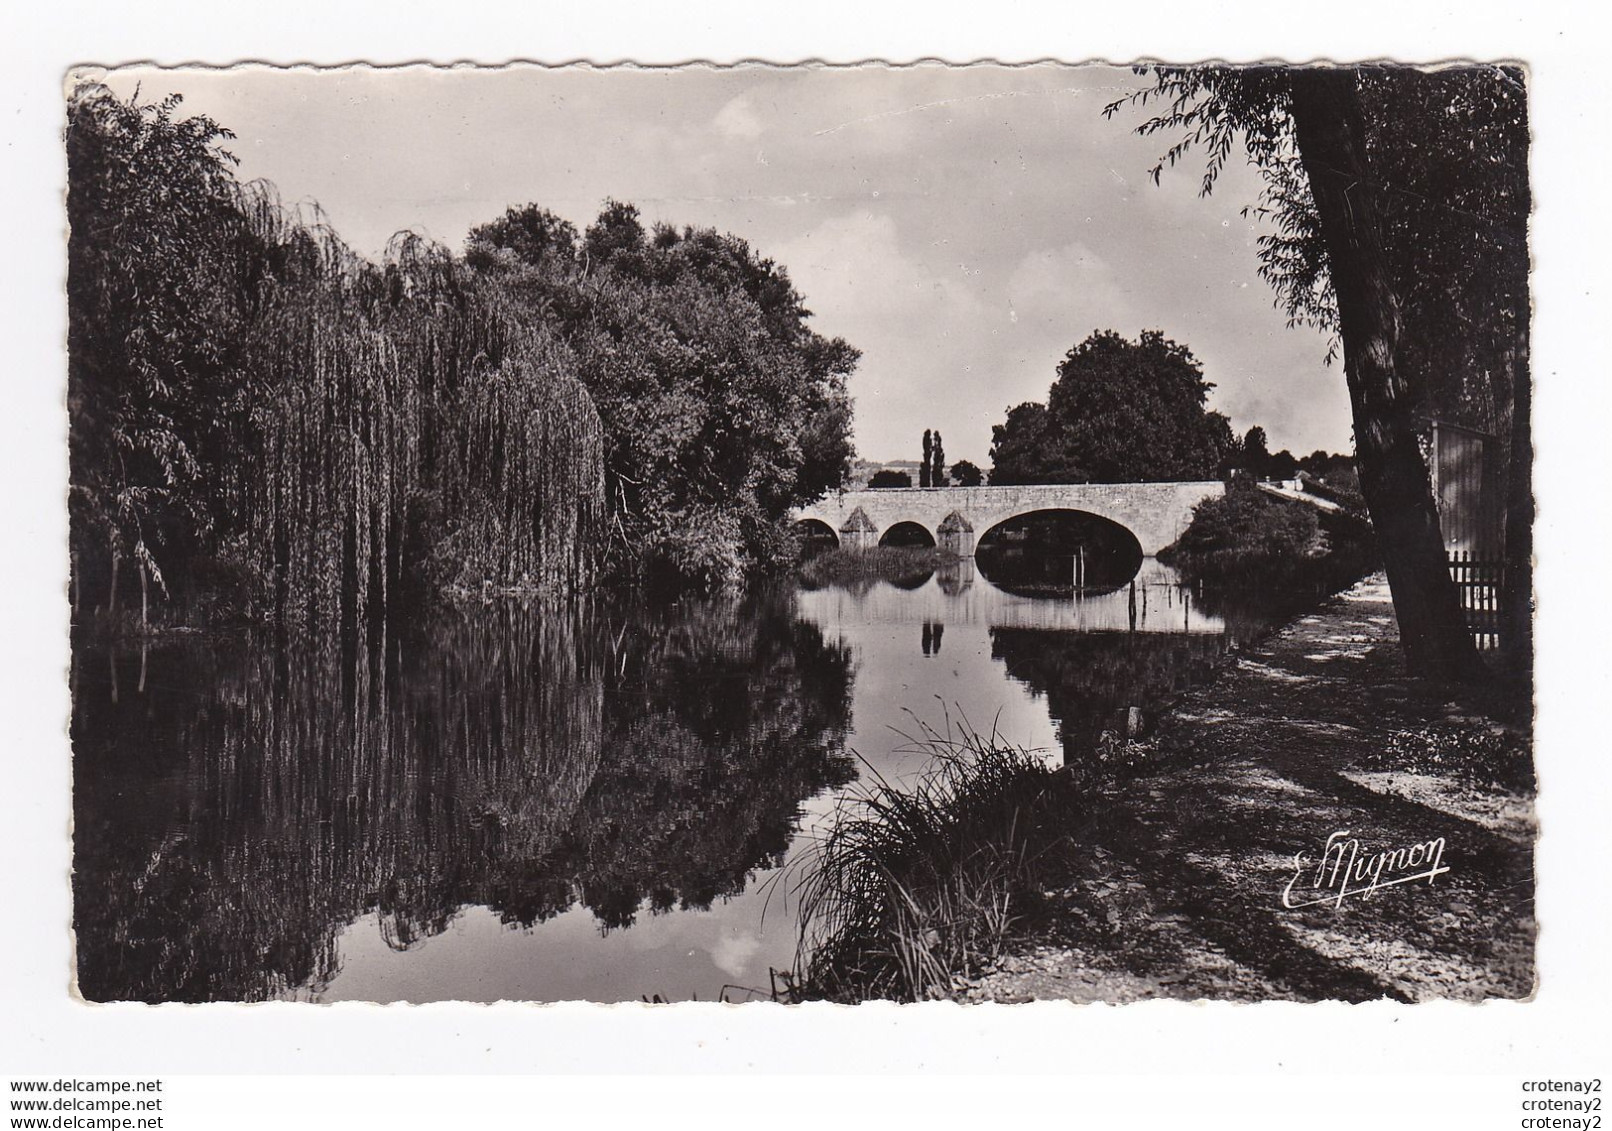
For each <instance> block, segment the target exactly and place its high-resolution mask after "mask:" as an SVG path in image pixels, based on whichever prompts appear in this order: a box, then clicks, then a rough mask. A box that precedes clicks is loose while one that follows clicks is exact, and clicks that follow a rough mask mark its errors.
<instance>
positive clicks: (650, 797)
mask: <svg viewBox="0 0 1612 1131" xmlns="http://www.w3.org/2000/svg"><path fill="white" fill-rule="evenodd" d="M1261 627H1262V625H1261V624H1260V623H1259V618H1254V619H1253V620H1250V619H1248V618H1247V617H1245V616H1242V615H1238V616H1229V615H1227V614H1225V613H1224V612H1222V611H1219V610H1215V609H1212V608H1209V607H1206V606H1204V605H1203V603H1202V602H1201V601H1200V600H1198V599H1197V598H1195V596H1194V595H1193V594H1191V593H1189V592H1187V591H1186V590H1185V589H1183V588H1181V587H1179V586H1178V585H1177V584H1176V579H1175V578H1174V576H1173V575H1172V574H1171V573H1170V572H1169V571H1168V570H1167V569H1165V567H1163V566H1160V565H1158V564H1157V563H1156V562H1153V561H1152V560H1148V561H1146V562H1144V563H1143V567H1142V572H1141V573H1140V574H1139V575H1138V577H1137V578H1136V581H1135V584H1134V585H1127V586H1124V587H1121V588H1119V589H1117V590H1115V591H1113V592H1110V593H1106V594H1091V595H1086V596H1084V597H1082V598H1081V599H1078V600H1077V599H1075V598H1074V597H1073V596H1072V594H1070V593H1069V592H1068V591H1067V590H1065V591H1063V592H1061V593H1060V592H1057V591H1055V590H1054V591H1048V592H1044V593H1041V594H1039V595H1038V594H1037V593H1034V592H1027V591H1020V592H1016V593H1010V592H1007V591H1006V590H1004V589H1002V588H999V587H998V586H996V585H993V584H992V583H991V582H990V581H988V580H986V578H985V577H984V576H983V575H981V574H979V573H977V572H976V571H975V567H974V565H973V563H971V562H965V563H961V564H960V565H958V566H957V567H955V568H950V569H948V570H946V571H944V572H942V573H941V574H938V575H934V576H931V577H929V578H927V579H925V580H923V581H922V582H921V583H916V584H912V585H910V586H908V587H898V586H894V585H890V584H887V583H882V582H881V583H875V584H872V585H870V586H862V587H858V588H856V589H844V588H825V589H819V590H815V591H806V590H791V591H780V592H773V593H768V594H764V595H757V596H752V597H749V598H746V599H743V600H735V601H705V602H691V603H686V604H683V605H678V606H674V607H671V608H651V607H643V606H628V605H622V606H614V607H612V606H605V607H594V608H591V609H588V610H585V611H572V612H568V613H564V614H556V613H554V612H552V611H549V612H541V611H538V610H535V609H519V608H508V607H497V608H489V609H478V610H472V611H464V612H453V613H442V614H438V615H436V616H435V617H434V618H426V619H424V620H423V621H421V622H419V623H415V624H412V625H410V626H408V627H407V629H406V630H405V631H404V632H403V634H402V635H401V636H397V635H393V636H391V637H389V638H385V639H381V638H377V639H374V640H371V641H369V642H367V643H366V644H365V645H364V646H362V647H359V646H355V645H354V644H352V643H351V642H348V644H347V645H346V647H345V648H344V647H343V646H342V645H341V644H340V643H339V642H329V641H325V642H292V643H287V642H284V641H280V642H276V641H273V640H229V641H219V640H209V641H196V642H184V643H165V644H163V645H162V646H161V647H153V648H152V649H150V650H149V651H147V652H146V653H144V654H142V653H141V652H140V651H139V650H134V651H118V652H108V651H105V650H99V651H97V650H94V649H91V648H85V647H81V648H78V649H77V650H76V651H75V664H74V672H73V678H74V691H75V696H74V702H75V707H74V720H73V739H74V751H75V753H74V762H75V782H76V785H75V817H76V829H75V844H76V856H75V878H74V886H75V894H76V901H75V902H76V908H77V912H76V916H77V917H76V927H77V931H78V956H79V977H80V984H81V988H82V990H83V993H84V994H85V996H86V997H88V998H90V999H91V1000H125V999H136V1000H146V1001H171V1000H179V1001H207V1000H230V1001H253V1000H263V999H271V998H295V999H301V1000H311V1001H320V1002H330V1001H342V1000H371V1001H398V1000H405V1001H417V1002H418V1001H434V1000H452V999H464V1000H480V1001H496V1000H501V999H517V1000H531V1001H560V1000H570V999H588V1000H595V1001H619V1000H635V999H638V998H640V997H653V996H654V995H659V996H660V997H662V998H665V999H668V1000H678V999H688V998H695V997H698V998H700V999H706V1000H709V999H713V998H715V997H717V996H718V995H719V994H720V993H722V992H723V990H724V987H730V988H729V989H728V990H727V993H728V996H729V998H730V999H735V1000H742V999H744V998H745V997H746V996H748V991H752V990H754V991H761V992H762V993H765V992H766V991H767V990H768V989H769V986H770V978H769V971H770V970H772V969H783V968H787V967H789V966H790V965H792V963H793V957H794V947H795V921H794V918H793V912H794V902H795V901H794V898H793V894H792V893H793V889H794V885H795V884H796V883H798V881H799V879H800V877H801V875H802V874H803V872H804V870H805V869H807V868H809V867H810V857H811V845H812V843H813V831H814V829H817V828H820V827H821V825H822V823H823V821H824V820H825V819H826V818H827V817H829V816H830V815H831V814H832V811H833V809H834V806H835V804H836V802H837V800H838V799H839V798H840V797H842V796H843V795H844V794H845V792H846V791H847V789H854V788H855V786H856V783H857V782H858V780H859V779H860V778H861V777H863V776H864V775H865V774H867V773H868V769H869V767H871V768H872V769H874V770H877V771H878V773H879V774H881V775H883V776H884V777H885V778H886V779H887V780H891V781H900V780H910V778H911V776H912V775H914V774H916V773H917V772H919V770H920V769H921V768H922V766H923V764H924V761H925V756H924V755H923V754H922V753H920V752H917V751H915V750H912V749H910V747H909V743H908V741H907V739H906V738H904V737H903V735H914V734H916V733H917V732H918V727H919V725H920V723H924V724H928V725H930V726H932V727H934V728H936V729H940V730H943V729H944V728H945V726H946V721H945V720H946V718H947V717H948V715H949V717H950V718H951V720H952V722H953V725H956V722H957V720H959V719H961V718H965V717H966V719H968V720H969V721H970V722H971V723H972V725H973V726H975V727H976V728H979V729H981V730H985V731H989V730H990V729H992V728H993V727H994V728H995V730H996V731H997V732H998V733H999V735H1000V736H1001V737H1002V738H1003V739H1005V740H1007V741H1010V742H1013V743H1017V744H1020V745H1023V746H1026V747H1029V748H1032V749H1036V750H1040V751H1044V752H1045V754H1046V756H1047V757H1048V758H1049V760H1052V761H1055V762H1056V761H1063V760H1066V759H1079V758H1081V757H1083V756H1085V752H1086V751H1087V750H1088V749H1089V748H1090V745H1091V743H1092V742H1093V741H1094V740H1095V738H1096V736H1097V734H1098V732H1099V731H1100V730H1101V729H1102V727H1103V726H1104V725H1105V723H1107V722H1108V721H1109V720H1111V719H1112V716H1113V713H1114V712H1115V711H1116V710H1118V709H1122V708H1123V707H1125V706H1127V705H1129V704H1141V705H1146V704H1149V703H1151V702H1155V701H1157V700H1158V699H1159V698H1160V697H1162V696H1164V695H1167V694H1168V693H1169V692H1170V691H1171V690H1173V689H1176V688H1179V687H1182V686H1185V685H1186V684H1188V683H1190V682H1191V681H1193V680H1194V679H1196V678H1200V677H1201V676H1202V675H1203V674H1204V673H1205V672H1206V671H1207V670H1208V669H1209V668H1210V666H1211V665H1212V664H1213V662H1214V660H1215V658H1216V656H1217V655H1218V654H1219V653H1220V652H1221V651H1222V650H1223V649H1224V648H1225V647H1226V646H1227V643H1228V642H1229V641H1230V640H1232V639H1233V638H1235V637H1239V636H1243V635H1247V634H1250V633H1252V632H1255V631H1258V630H1259V629H1260V628H1261Z"/></svg>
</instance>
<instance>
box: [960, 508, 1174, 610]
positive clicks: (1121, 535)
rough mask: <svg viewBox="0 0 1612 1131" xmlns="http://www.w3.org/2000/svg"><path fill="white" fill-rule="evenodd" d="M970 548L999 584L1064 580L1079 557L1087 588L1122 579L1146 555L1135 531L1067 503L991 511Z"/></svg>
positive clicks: (1067, 580) (1133, 571)
mask: <svg viewBox="0 0 1612 1131" xmlns="http://www.w3.org/2000/svg"><path fill="white" fill-rule="evenodd" d="M974 554H975V561H976V562H977V563H978V565H979V570H980V572H981V573H982V574H984V575H985V577H986V579H987V580H989V581H991V582H992V583H993V584H997V585H1001V586H1004V587H1012V586H1015V585H1027V586H1039V585H1047V584H1052V585H1059V586H1063V585H1068V584H1070V581H1071V579H1072V578H1073V576H1074V575H1075V569H1076V564H1075V563H1076V560H1077V558H1078V561H1079V567H1078V568H1079V573H1080V577H1081V584H1082V585H1083V586H1084V587H1086V588H1089V589H1090V588H1096V589H1106V588H1112V587H1117V586H1120V585H1123V584H1125V583H1126V582H1127V581H1129V580H1131V578H1133V577H1135V576H1136V574H1137V572H1138V571H1139V570H1140V569H1141V568H1142V561H1143V558H1144V557H1145V556H1146V555H1145V553H1144V551H1143V546H1142V542H1141V540H1140V539H1139V538H1138V537H1137V535H1136V532H1135V531H1134V530H1132V529H1131V528H1130V527H1129V526H1127V525H1126V524H1125V523H1124V522H1121V521H1119V520H1118V519H1116V518H1112V517H1109V516H1108V515H1101V514H1096V513H1093V512H1092V511H1088V510H1083V509H1080V508H1078V507H1069V506H1041V507H1032V508H1026V509H1023V510H1018V511H1017V512H1016V513H1012V514H1005V515H998V516H993V521H992V522H991V524H990V525H989V526H988V527H986V528H985V530H984V532H983V533H981V534H980V536H979V539H978V541H977V542H976V543H975V546H974Z"/></svg>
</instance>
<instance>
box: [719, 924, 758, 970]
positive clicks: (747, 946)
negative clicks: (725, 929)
mask: <svg viewBox="0 0 1612 1131" xmlns="http://www.w3.org/2000/svg"><path fill="white" fill-rule="evenodd" d="M760 949H761V940H760V939H758V938H756V936H755V935H752V934H750V933H748V932H746V933H744V934H740V935H723V936H722V937H721V938H719V939H717V940H716V943H715V945H713V946H712V947H711V961H712V962H713V963H715V964H716V968H717V969H718V970H721V971H722V972H723V973H724V974H726V975H727V976H728V977H730V978H742V977H744V974H745V971H746V970H747V969H749V966H750V960H751V959H752V958H754V957H755V955H756V952H757V951H758V950H760Z"/></svg>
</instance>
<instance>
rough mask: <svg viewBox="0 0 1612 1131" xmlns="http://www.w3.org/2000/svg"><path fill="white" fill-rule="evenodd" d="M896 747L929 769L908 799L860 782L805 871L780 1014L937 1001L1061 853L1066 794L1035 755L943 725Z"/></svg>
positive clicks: (981, 958)
mask: <svg viewBox="0 0 1612 1131" xmlns="http://www.w3.org/2000/svg"><path fill="white" fill-rule="evenodd" d="M909 741H910V742H911V743H912V745H913V747H915V748H918V749H921V750H924V751H925V752H927V753H928V754H929V755H930V756H931V758H932V764H931V765H930V767H929V768H928V769H927V770H926V771H925V772H924V774H923V775H922V776H921V777H920V778H919V779H918V780H917V781H916V782H915V783H914V784H913V785H912V786H911V787H910V788H901V787H899V786H896V785H893V784H891V783H890V782H888V781H886V780H884V779H883V778H882V777H879V776H878V775H877V774H874V775H873V781H872V784H871V785H870V786H868V787H867V789H866V790H865V791H864V792H862V793H861V794H859V795H853V796H851V797H849V798H847V800H846V801H845V802H843V803H842V804H841V807H840V808H839V810H838V811H837V812H836V814H835V816H834V819H833V822H832V824H831V826H830V828H829V830H828V832H827V834H826V835H825V836H824V837H823V838H822V839H821V841H820V842H819V844H818V846H817V849H816V852H815V857H814V859H812V860H811V861H810V864H809V867H811V868H812V871H811V872H810V874H809V875H808V877H807V878H806V879H805V880H804V882H803V883H802V886H801V888H800V937H799V946H798V952H797V958H796V966H795V971H794V973H793V975H792V976H791V977H790V978H789V979H788V986H787V996H788V997H789V998H790V999H791V1000H796V1001H800V1000H814V999H828V1000H832V1001H844V1002H854V1001H863V1000H869V999H892V1000H898V1001H921V1000H925V999H933V998H937V997H944V996H945V995H946V994H947V993H948V992H949V991H950V990H951V989H952V987H953V985H954V982H955V980H956V979H957V978H959V977H962V976H966V975H967V974H969V973H971V972H974V971H977V970H978V969H979V968H980V967H981V966H983V965H984V964H986V963H987V962H989V961H990V960H992V959H993V958H996V957H998V956H999V955H1000V954H1002V953H1003V950H1004V947H1005V946H1006V944H1007V942H1008V941H1009V938H1010V935H1011V932H1012V930H1013V929H1014V927H1015V925H1016V924H1017V923H1018V922H1019V920H1020V918H1021V916H1022V914H1023V912H1024V910H1025V907H1026V906H1027V903H1028V900H1029V898H1031V894H1032V893H1033V892H1035V891H1038V890H1039V885H1037V884H1036V883H1035V882H1034V879H1035V876H1036V873H1037V869H1038V865H1039V864H1040V863H1041V862H1042V860H1043V858H1044V856H1045V855H1046V853H1047V852H1048V850H1049V849H1051V848H1053V847H1054V846H1056V845H1057V844H1059V843H1060V842H1062V841H1064V840H1066V839H1067V835H1068V834H1067V832H1066V831H1064V829H1063V827H1062V826H1063V821H1062V820H1061V819H1060V815H1061V814H1064V813H1066V812H1067V810H1066V806H1067V805H1068V804H1069V796H1068V792H1067V791H1068V788H1069V787H1068V784H1067V782H1066V781H1065V780H1064V779H1063V778H1061V777H1060V775H1058V774H1057V773H1056V772H1055V771H1054V770H1053V769H1052V767H1051V766H1049V765H1048V763H1047V762H1046V761H1045V759H1044V758H1042V757H1041V756H1040V755H1038V754H1036V753H1033V752H1031V751H1027V750H1024V749H1022V748H1020V747H1015V746H1010V745H1008V744H1006V743H1003V742H1001V741H1000V740H999V739H998V738H997V736H996V735H995V734H994V733H993V734H991V735H982V734H980V733H978V732H976V731H975V730H973V729H972V728H971V727H969V726H968V725H967V723H966V722H964V723H963V724H962V726H961V727H960V728H954V727H953V725H952V723H951V720H950V719H948V720H947V723H946V729H945V732H944V733H941V732H937V731H935V730H933V729H931V728H929V727H927V726H921V728H920V734H919V735H918V736H917V737H916V738H912V739H909Z"/></svg>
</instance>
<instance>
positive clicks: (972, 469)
mask: <svg viewBox="0 0 1612 1131" xmlns="http://www.w3.org/2000/svg"><path fill="white" fill-rule="evenodd" d="M951 475H952V481H953V482H954V483H956V484H957V485H958V486H959V487H978V486H979V485H980V484H981V483H984V482H985V473H984V472H983V471H981V470H980V469H979V467H978V466H976V465H975V463H974V462H973V461H972V460H966V459H960V460H958V461H957V462H956V463H954V464H952V471H951Z"/></svg>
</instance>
